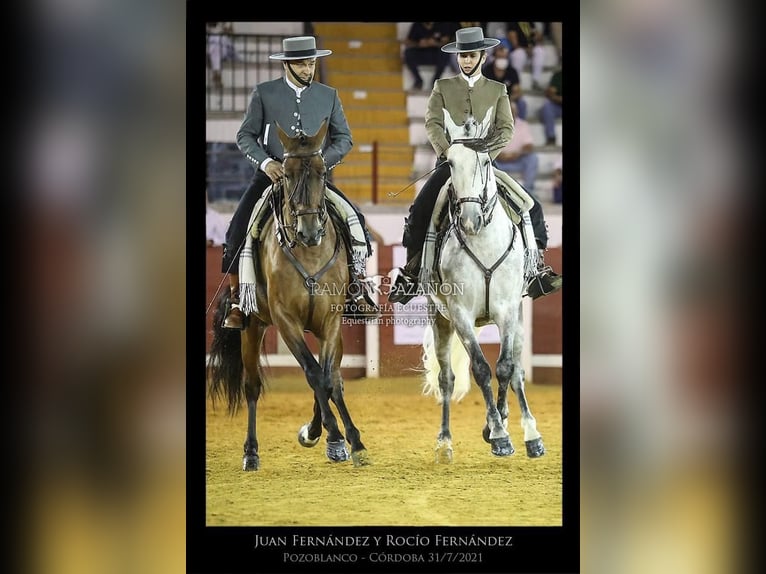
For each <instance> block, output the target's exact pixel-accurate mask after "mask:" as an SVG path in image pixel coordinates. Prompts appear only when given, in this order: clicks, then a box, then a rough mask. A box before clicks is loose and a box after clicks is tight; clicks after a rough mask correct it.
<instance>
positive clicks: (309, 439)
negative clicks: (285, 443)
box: [298, 396, 322, 447]
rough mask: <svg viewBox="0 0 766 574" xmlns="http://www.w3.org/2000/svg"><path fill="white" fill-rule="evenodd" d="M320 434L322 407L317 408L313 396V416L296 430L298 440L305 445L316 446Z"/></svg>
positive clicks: (317, 403) (316, 401) (315, 399)
mask: <svg viewBox="0 0 766 574" xmlns="http://www.w3.org/2000/svg"><path fill="white" fill-rule="evenodd" d="M320 436H322V409H320V408H319V401H318V400H317V398H316V396H314V416H313V417H312V419H311V421H310V422H307V423H306V424H305V425H303V426H302V427H301V428H300V430H299V431H298V442H299V443H301V446H305V447H312V446H316V444H317V443H318V442H319V437H320Z"/></svg>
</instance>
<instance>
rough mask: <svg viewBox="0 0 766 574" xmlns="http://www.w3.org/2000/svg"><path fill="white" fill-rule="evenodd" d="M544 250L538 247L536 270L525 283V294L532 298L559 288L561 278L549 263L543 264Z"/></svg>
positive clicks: (553, 291) (548, 293)
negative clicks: (538, 256)
mask: <svg viewBox="0 0 766 574" xmlns="http://www.w3.org/2000/svg"><path fill="white" fill-rule="evenodd" d="M544 251H545V250H543V249H538V253H539V254H540V258H539V260H538V264H537V270H536V272H535V274H534V275H533V276H532V278H531V279H530V280H529V282H528V283H527V293H526V294H527V295H528V296H529V297H531V298H532V299H537V298H538V297H543V296H545V295H550V294H551V293H555V292H556V291H558V290H559V289H561V283H562V281H563V278H562V276H561V275H559V274H558V273H556V272H555V271H553V269H552V268H551V266H550V265H545V262H544V261H543V253H544Z"/></svg>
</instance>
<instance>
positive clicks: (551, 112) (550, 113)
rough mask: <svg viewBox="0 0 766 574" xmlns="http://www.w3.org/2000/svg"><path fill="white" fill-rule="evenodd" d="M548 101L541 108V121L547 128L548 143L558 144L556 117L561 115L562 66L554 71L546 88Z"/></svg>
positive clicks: (546, 141) (546, 140) (546, 137)
mask: <svg viewBox="0 0 766 574" xmlns="http://www.w3.org/2000/svg"><path fill="white" fill-rule="evenodd" d="M545 97H546V101H545V103H544V104H543V107H542V108H540V121H541V122H543V126H544V128H545V143H546V145H555V144H556V119H557V118H560V117H561V102H562V92H561V66H559V68H558V69H557V70H556V71H555V72H553V75H552V76H551V81H550V83H549V84H548V87H547V88H546V89H545Z"/></svg>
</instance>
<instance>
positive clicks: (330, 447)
mask: <svg viewBox="0 0 766 574" xmlns="http://www.w3.org/2000/svg"><path fill="white" fill-rule="evenodd" d="M327 458H329V459H330V460H331V461H333V462H343V461H346V460H348V459H349V454H348V449H347V448H346V441H345V440H343V439H340V440H339V441H334V442H331V441H329V440H328V441H327Z"/></svg>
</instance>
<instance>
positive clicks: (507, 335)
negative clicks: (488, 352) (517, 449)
mask: <svg viewBox="0 0 766 574" xmlns="http://www.w3.org/2000/svg"><path fill="white" fill-rule="evenodd" d="M500 333H501V343H500V356H499V357H498V359H497V367H496V371H495V374H496V376H497V411H498V412H499V413H500V421H501V422H502V423H503V428H505V429H506V431H507V430H508V386H509V385H510V383H511V377H512V376H513V373H514V368H515V366H514V362H513V333H512V332H509V329H507V328H503V326H502V325H500ZM482 436H483V437H484V440H485V441H487V442H489V436H490V430H489V425H485V427H484V430H483V431H482ZM508 440H509V441H510V437H509V438H508ZM511 450H512V451H513V444H511Z"/></svg>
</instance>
